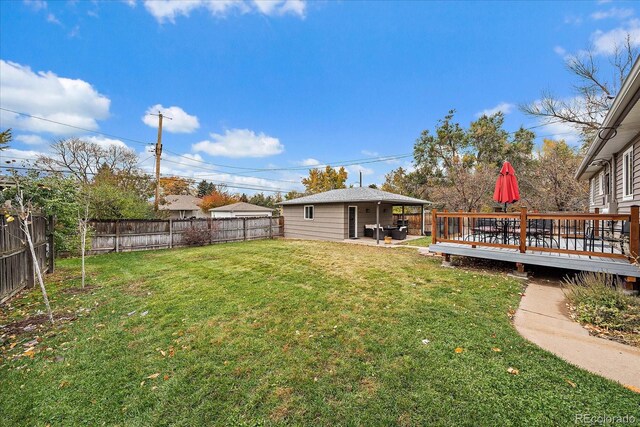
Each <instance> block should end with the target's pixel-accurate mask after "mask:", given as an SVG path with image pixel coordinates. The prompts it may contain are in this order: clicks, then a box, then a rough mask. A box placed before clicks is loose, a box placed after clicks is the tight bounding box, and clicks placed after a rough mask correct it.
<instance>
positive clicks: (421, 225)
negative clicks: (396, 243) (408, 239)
mask: <svg viewBox="0 0 640 427" xmlns="http://www.w3.org/2000/svg"><path fill="white" fill-rule="evenodd" d="M407 229H408V227H407ZM431 229H432V230H433V225H432V226H431ZM431 234H432V235H433V231H432V232H431ZM420 235H421V236H424V205H420Z"/></svg>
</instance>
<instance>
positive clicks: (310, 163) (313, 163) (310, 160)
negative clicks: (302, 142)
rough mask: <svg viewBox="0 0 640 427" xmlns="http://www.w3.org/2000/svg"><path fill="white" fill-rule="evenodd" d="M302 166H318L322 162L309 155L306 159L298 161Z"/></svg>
mask: <svg viewBox="0 0 640 427" xmlns="http://www.w3.org/2000/svg"><path fill="white" fill-rule="evenodd" d="M298 164H299V165H300V166H318V165H319V164H320V161H319V160H316V159H314V158H311V157H309V158H308V159H304V160H302V161H300V162H298Z"/></svg>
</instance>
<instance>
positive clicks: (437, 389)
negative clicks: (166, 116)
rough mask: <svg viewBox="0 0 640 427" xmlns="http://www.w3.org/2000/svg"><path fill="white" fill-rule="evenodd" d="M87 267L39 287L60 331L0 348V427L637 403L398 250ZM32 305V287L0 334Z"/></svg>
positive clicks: (455, 276) (326, 246)
mask: <svg viewBox="0 0 640 427" xmlns="http://www.w3.org/2000/svg"><path fill="white" fill-rule="evenodd" d="M88 269H89V272H90V276H91V280H90V283H91V284H92V285H94V286H95V288H93V289H92V290H91V291H90V292H87V293H73V292H69V288H71V287H76V286H78V283H79V261H78V260H75V259H72V260H64V261H60V262H59V263H58V272H57V273H56V274H55V275H54V276H51V277H49V288H50V293H51V299H52V305H53V307H54V308H55V310H56V311H57V312H58V313H59V314H61V315H66V316H74V315H75V316H77V319H76V320H75V321H73V322H67V323H64V324H61V325H60V326H58V327H56V328H55V329H54V330H49V331H47V330H46V329H44V330H39V331H32V332H29V333H27V334H22V335H18V336H17V337H14V338H12V337H7V336H5V337H4V339H5V340H6V341H5V342H4V343H3V344H2V360H1V361H0V384H2V392H1V393H0V408H1V409H2V411H1V412H2V416H1V417H0V425H7V426H12V427H13V426H17V425H47V424H50V425H51V426H56V425H103V424H106V425H114V424H118V425H134V426H136V425H140V426H148V425H183V426H201V425H213V424H217V425H270V424H297V425H366V426H368V425H456V426H457V425H469V426H480V425H488V426H489V425H490V426H496V425H500V426H509V425H513V426H523V425H527V426H536V425H539V426H549V425H569V424H573V422H574V419H575V418H574V417H575V414H578V413H590V414H598V415H602V414H609V415H621V416H622V415H626V414H631V415H635V416H636V417H638V416H639V415H640V414H639V411H640V409H639V406H638V402H639V401H640V396H639V395H638V394H635V393H633V392H631V391H629V390H627V389H625V388H623V387H621V386H619V385H617V384H615V383H613V382H610V381H607V380H605V379H602V378H599V377H597V376H595V375H591V374H589V373H587V372H585V371H582V370H580V369H578V368H575V367H573V366H571V365H568V364H567V363H565V362H563V361H561V360H560V359H558V358H556V357H554V356H552V355H551V354H549V353H546V352H545V351H543V350H540V349H539V348H537V347H536V346H534V345H533V344H529V343H528V342H526V341H525V340H524V339H522V338H521V337H520V336H519V335H518V334H517V332H516V331H515V329H514V328H513V327H512V325H511V323H510V320H509V316H508V314H509V312H510V310H512V309H514V308H515V307H516V306H517V304H518V301H519V299H520V295H519V293H520V291H521V285H520V284H519V283H517V282H515V281H513V280H510V279H508V278H506V277H505V276H502V275H497V274H496V275H489V274H482V273H477V272H473V271H463V270H460V269H447V268H441V267H439V266H438V264H437V261H435V260H433V259H430V258H426V257H421V256H419V255H418V254H417V253H416V251H415V250H414V249H396V250H393V251H389V250H385V249H379V248H374V247H365V246H354V245H345V244H340V243H321V242H303V241H277V240H274V241H256V242H246V243H233V244H232V243H229V244H223V245H217V246H208V247H202V248H195V249H179V250H166V251H155V252H136V253H124V254H111V255H103V256H97V257H93V258H90V259H89V261H88ZM40 309H42V304H41V302H40V296H39V294H38V292H36V291H35V290H33V291H30V292H28V293H27V294H26V295H25V296H24V297H22V298H18V299H17V300H15V301H14V302H13V303H12V305H11V306H10V307H3V308H2V312H1V313H0V324H7V323H9V322H12V321H15V320H18V319H20V318H22V317H24V316H25V315H28V314H33V313H35V312H36V311H37V310H40ZM1 333H2V332H0V334H1ZM35 335H38V336H39V337H40V339H41V341H40V342H38V343H37V345H35V349H34V353H33V354H32V353H29V354H27V355H24V352H25V346H24V344H25V342H26V341H29V340H32V339H33V338H34V336H35ZM423 339H429V340H430V343H428V344H423V343H422V340H423ZM16 343H17V344H16ZM11 346H13V348H10V347H11ZM456 349H458V350H457V351H456ZM493 349H500V351H495V350H493ZM17 356H20V357H17ZM510 367H511V368H515V369H518V370H519V374H518V375H512V374H510V373H508V372H507V369H508V368H510ZM636 419H638V418H636Z"/></svg>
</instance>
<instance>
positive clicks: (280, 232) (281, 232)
mask: <svg viewBox="0 0 640 427" xmlns="http://www.w3.org/2000/svg"><path fill="white" fill-rule="evenodd" d="M278 236H280V237H284V215H282V216H280V217H278Z"/></svg>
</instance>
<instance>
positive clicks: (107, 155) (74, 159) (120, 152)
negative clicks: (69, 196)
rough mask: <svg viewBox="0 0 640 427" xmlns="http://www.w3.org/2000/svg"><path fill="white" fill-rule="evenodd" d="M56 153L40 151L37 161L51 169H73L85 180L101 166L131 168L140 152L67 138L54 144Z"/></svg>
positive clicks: (80, 179) (129, 170) (74, 173)
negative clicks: (48, 153) (48, 154)
mask: <svg viewBox="0 0 640 427" xmlns="http://www.w3.org/2000/svg"><path fill="white" fill-rule="evenodd" d="M51 150H52V151H53V154H52V155H50V156H47V155H41V156H39V157H38V159H37V160H36V165H37V166H38V167H40V168H41V169H43V170H45V171H47V172H51V173H59V172H63V173H70V174H71V175H73V176H74V177H76V178H77V179H78V180H79V181H81V182H82V183H88V182H89V181H91V177H92V176H93V175H95V174H97V173H98V170H99V169H100V168H101V167H104V166H106V167H108V168H109V169H111V170H113V171H116V170H117V171H124V172H131V171H132V170H134V169H135V168H136V166H137V164H138V156H137V154H136V153H135V151H133V150H131V149H130V148H128V147H123V146H119V145H109V146H107V147H102V146H100V145H98V144H95V143H92V142H88V141H83V140H81V139H78V138H71V139H64V140H59V141H57V142H54V143H53V144H52V145H51Z"/></svg>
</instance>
